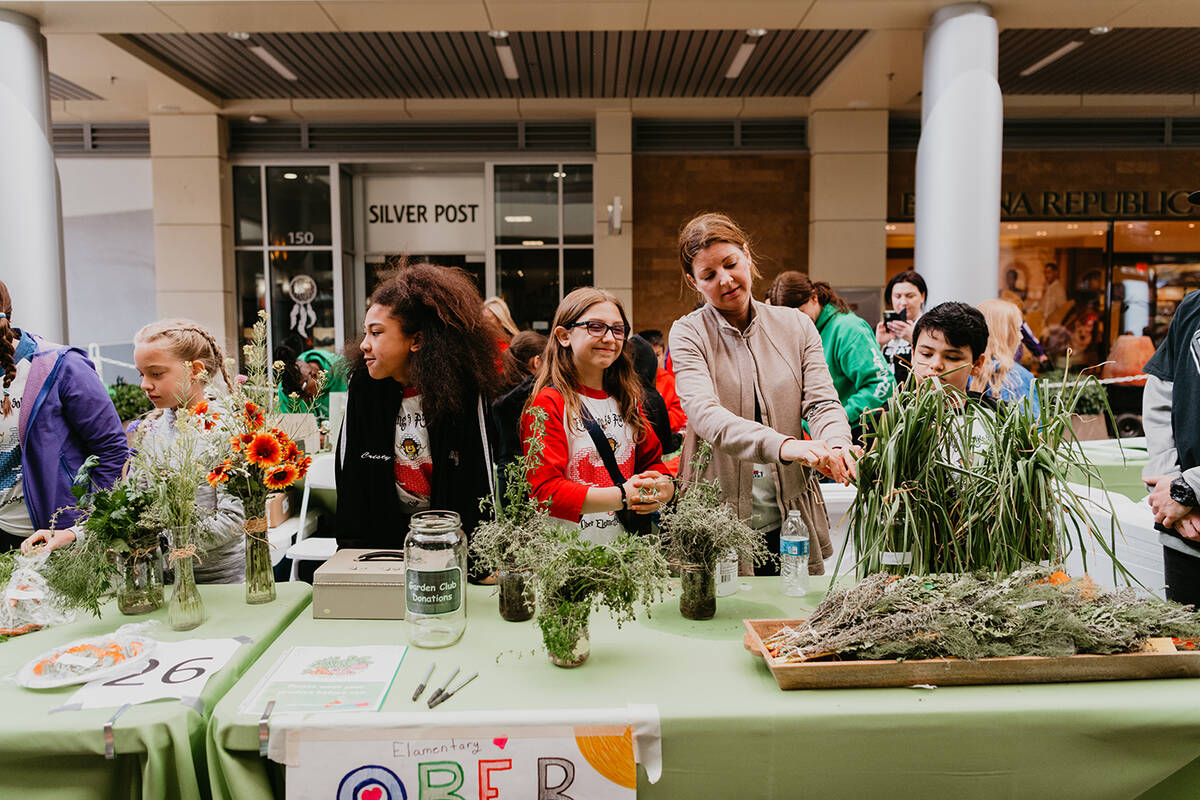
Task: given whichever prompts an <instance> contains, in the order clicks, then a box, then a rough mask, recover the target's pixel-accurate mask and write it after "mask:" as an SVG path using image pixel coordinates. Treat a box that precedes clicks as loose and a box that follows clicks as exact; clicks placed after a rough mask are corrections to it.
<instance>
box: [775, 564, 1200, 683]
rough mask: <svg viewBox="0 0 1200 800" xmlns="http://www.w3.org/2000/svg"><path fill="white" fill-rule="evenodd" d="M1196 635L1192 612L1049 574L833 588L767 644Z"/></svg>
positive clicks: (1021, 646) (1118, 646)
mask: <svg viewBox="0 0 1200 800" xmlns="http://www.w3.org/2000/svg"><path fill="white" fill-rule="evenodd" d="M1197 635H1200V613H1197V612H1196V611H1194V610H1192V607H1191V606H1181V605H1179V604H1178V603H1171V602H1165V601H1161V600H1152V599H1143V598H1139V597H1137V596H1136V595H1135V594H1134V592H1133V590H1131V589H1123V590H1121V591H1119V592H1116V593H1110V592H1104V591H1102V590H1100V589H1098V588H1097V587H1096V585H1095V584H1094V583H1092V582H1091V580H1090V579H1087V578H1083V579H1077V580H1071V579H1069V578H1067V576H1066V575H1065V574H1064V573H1062V572H1060V571H1059V572H1052V571H1051V569H1050V568H1049V567H1041V566H1030V567H1026V568H1024V569H1021V570H1018V571H1016V572H1013V573H1012V574H1010V575H1006V576H1003V577H996V576H994V575H990V574H987V573H979V572H977V573H969V574H958V573H951V574H941V575H909V576H907V577H903V578H897V577H896V576H894V575H887V574H884V573H877V574H874V575H871V576H869V577H868V578H866V579H865V580H863V581H862V582H861V583H859V584H858V585H857V586H855V587H853V588H851V589H848V590H834V591H831V592H829V594H827V595H826V596H825V599H824V600H823V601H822V602H821V604H820V605H819V606H817V609H816V611H814V612H813V614H812V616H811V617H809V619H807V620H805V622H804V623H803V624H802V625H800V626H797V627H796V628H783V629H782V630H780V631H779V633H777V634H775V635H774V636H772V637H771V638H770V639H769V640H768V641H767V642H766V643H767V645H768V647H770V648H771V649H772V650H774V651H775V652H776V654H777V657H780V658H783V659H784V660H786V661H793V662H795V661H807V660H812V659H815V658H822V657H826V656H830V655H836V656H837V657H838V658H842V659H893V658H895V659H919V658H964V659H977V658H990V657H1004V656H1070V655H1075V654H1077V653H1098V654H1109V653H1126V652H1131V651H1134V650H1136V649H1138V647H1140V646H1141V645H1142V644H1143V643H1144V642H1145V641H1146V639H1148V638H1149V637H1151V636H1179V637H1195V636H1197Z"/></svg>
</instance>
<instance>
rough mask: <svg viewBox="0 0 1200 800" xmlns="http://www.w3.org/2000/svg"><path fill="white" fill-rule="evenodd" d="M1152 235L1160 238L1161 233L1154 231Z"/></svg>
mask: <svg viewBox="0 0 1200 800" xmlns="http://www.w3.org/2000/svg"><path fill="white" fill-rule="evenodd" d="M1154 235H1155V236H1162V231H1155V232H1154Z"/></svg>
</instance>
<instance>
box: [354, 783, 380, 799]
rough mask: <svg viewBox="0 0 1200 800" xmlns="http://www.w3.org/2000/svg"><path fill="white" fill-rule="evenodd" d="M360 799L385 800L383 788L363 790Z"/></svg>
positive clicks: (373, 787)
mask: <svg viewBox="0 0 1200 800" xmlns="http://www.w3.org/2000/svg"><path fill="white" fill-rule="evenodd" d="M359 798H361V800H383V787H381V786H372V787H371V788H369V789H363V790H362V793H361V794H360V795H359Z"/></svg>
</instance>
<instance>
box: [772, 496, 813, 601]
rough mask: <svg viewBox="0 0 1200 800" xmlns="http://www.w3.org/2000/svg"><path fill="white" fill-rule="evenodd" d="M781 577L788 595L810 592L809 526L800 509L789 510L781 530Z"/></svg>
mask: <svg viewBox="0 0 1200 800" xmlns="http://www.w3.org/2000/svg"><path fill="white" fill-rule="evenodd" d="M779 577H780V579H781V580H782V582H783V593H784V594H785V595H787V596H788V597H801V596H803V595H806V594H808V526H807V525H805V524H804V517H802V516H801V515H800V512H799V511H789V512H788V515H787V521H785V522H784V523H783V528H782V530H780V531H779Z"/></svg>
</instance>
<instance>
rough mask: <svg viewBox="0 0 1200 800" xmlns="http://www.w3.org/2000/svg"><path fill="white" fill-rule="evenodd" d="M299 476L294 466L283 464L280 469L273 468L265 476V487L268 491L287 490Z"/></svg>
mask: <svg viewBox="0 0 1200 800" xmlns="http://www.w3.org/2000/svg"><path fill="white" fill-rule="evenodd" d="M298 476H299V472H298V471H297V470H296V467H295V465H294V464H281V465H279V466H278V467H272V468H271V469H269V470H267V472H266V474H265V475H263V485H264V486H266V487H267V488H268V489H272V490H276V489H286V488H287V487H289V486H291V485H292V483H294V482H295V480H296V478H297V477H298Z"/></svg>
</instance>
